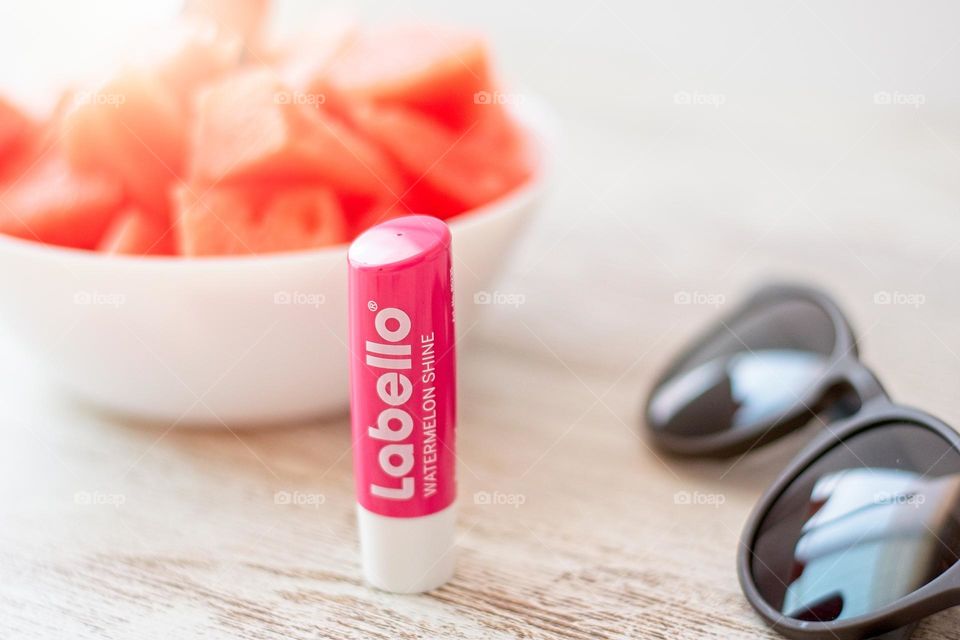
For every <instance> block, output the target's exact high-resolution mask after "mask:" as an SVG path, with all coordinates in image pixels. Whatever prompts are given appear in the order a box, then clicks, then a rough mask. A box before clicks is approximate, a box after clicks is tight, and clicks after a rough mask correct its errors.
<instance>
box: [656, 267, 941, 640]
mask: <svg viewBox="0 0 960 640" xmlns="http://www.w3.org/2000/svg"><path fill="white" fill-rule="evenodd" d="M645 413H646V421H647V427H648V430H649V434H650V438H651V440H652V441H653V443H654V444H655V445H656V446H658V447H659V448H661V449H663V450H666V451H668V452H671V453H675V454H680V455H688V456H690V455H694V456H713V457H721V456H730V455H736V454H743V453H745V452H747V451H750V450H751V449H753V448H755V447H758V446H761V445H763V444H765V443H768V442H770V441H772V440H775V439H776V438H779V437H781V436H783V435H785V434H787V433H790V432H791V431H794V430H795V429H797V428H799V427H801V426H803V425H805V424H807V423H810V422H811V421H816V422H819V423H821V424H822V425H823V428H822V429H821V432H820V433H819V434H818V435H817V436H816V437H815V438H814V439H813V441H812V442H811V443H810V444H809V445H808V446H807V447H806V448H805V449H804V450H803V451H802V452H801V453H800V454H799V455H798V456H797V457H796V458H795V459H794V460H793V461H792V462H791V463H790V465H789V466H788V467H787V469H786V470H784V471H783V473H782V474H781V475H780V477H779V478H778V479H777V480H776V481H775V482H774V483H773V486H772V487H770V488H769V489H768V490H767V491H766V493H765V494H764V495H763V497H762V498H761V499H760V501H759V503H758V504H757V506H756V507H755V508H754V511H753V513H752V514H751V516H750V519H749V520H748V522H747V524H746V527H745V529H744V532H743V537H742V539H741V546H740V552H739V554H738V559H737V568H738V573H739V577H740V584H741V587H742V589H743V592H744V594H745V595H746V597H747V600H748V601H749V602H750V604H751V605H752V606H753V608H754V609H756V611H757V612H758V613H759V614H760V616H761V617H762V618H763V619H764V620H765V621H766V622H767V623H768V624H769V625H770V626H772V627H773V628H774V629H776V630H777V631H779V632H780V633H782V634H783V635H786V636H788V637H791V638H806V639H813V638H817V639H819V638H825V639H826V638H829V639H836V640H848V639H858V638H878V637H880V636H882V637H883V638H884V640H893V639H905V638H908V637H909V636H910V634H911V633H912V631H913V628H914V626H915V625H916V624H917V622H918V621H919V620H920V619H922V618H923V617H925V616H928V615H931V614H933V613H935V612H937V611H941V610H943V609H946V608H949V607H952V606H955V605H960V565H958V564H957V559H958V553H960V436H958V434H957V433H956V432H955V431H954V430H953V429H952V428H950V427H949V426H948V425H946V424H945V423H943V422H942V421H940V420H938V419H937V418H934V417H933V416H931V415H929V414H926V413H923V412H922V411H918V410H916V409H912V408H908V407H903V406H900V405H897V404H895V403H894V402H893V401H891V400H890V398H889V397H888V396H887V394H886V393H885V392H884V390H883V387H882V386H881V385H880V383H879V382H878V381H877V379H876V378H875V377H874V376H873V374H872V373H871V372H870V371H869V370H868V369H867V368H866V367H865V366H864V364H863V363H862V362H861V361H860V359H859V357H858V354H857V348H856V341H855V339H854V336H853V331H852V329H851V328H850V325H849V323H848V322H847V321H846V319H845V318H844V316H843V313H842V312H841V311H840V309H839V307H838V306H837V305H836V304H835V303H834V302H833V301H832V300H831V299H830V298H829V296H827V295H826V294H824V293H822V292H820V291H817V290H815V289H811V288H807V287H801V286H792V285H777V286H769V287H765V288H763V289H761V290H760V291H758V292H757V293H755V294H754V295H753V296H751V297H750V298H749V299H748V300H747V302H746V303H744V304H743V305H741V306H740V307H739V308H738V309H737V310H735V311H734V312H733V313H732V314H731V315H730V316H728V317H727V318H726V319H724V320H722V321H721V322H720V323H719V325H718V326H717V327H716V328H715V329H713V330H711V331H710V332H708V333H707V334H706V335H705V336H703V337H702V338H701V339H699V340H698V341H696V342H695V344H694V345H693V346H692V347H691V348H690V349H689V350H688V351H687V352H686V353H685V354H683V355H682V356H681V357H680V358H679V359H678V360H677V361H676V362H675V363H674V364H673V365H672V366H671V367H670V368H669V369H668V370H667V372H666V373H665V374H664V375H663V376H662V377H661V378H660V379H659V381H658V382H657V383H656V386H655V388H654V390H653V392H652V393H651V395H650V398H649V401H648V403H647V406H646V412H645Z"/></svg>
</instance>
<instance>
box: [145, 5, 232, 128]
mask: <svg viewBox="0 0 960 640" xmlns="http://www.w3.org/2000/svg"><path fill="white" fill-rule="evenodd" d="M158 45H159V50H158V51H156V52H154V53H153V55H152V57H151V62H150V65H149V66H150V68H151V69H154V70H155V72H156V74H157V77H158V79H159V80H160V82H162V83H163V84H164V85H165V86H166V87H168V88H169V89H170V91H172V92H173V94H174V95H175V96H176V98H177V100H178V101H179V102H180V105H181V108H182V109H183V110H184V111H190V110H191V109H192V107H193V96H194V93H195V92H196V91H197V90H198V89H200V87H202V86H203V85H205V84H209V83H210V82H213V81H214V80H216V79H217V78H219V77H221V76H223V75H224V74H225V73H227V72H228V71H231V70H233V69H235V68H237V67H238V66H239V64H240V61H241V58H242V54H243V41H242V40H241V39H240V38H239V37H237V36H236V35H234V34H230V33H221V32H218V31H216V30H215V29H213V28H211V27H210V25H205V24H198V23H190V22H188V23H179V24H177V25H175V26H173V27H172V28H171V29H170V30H169V32H167V33H164V34H163V36H162V37H161V38H160V40H159V43H158Z"/></svg>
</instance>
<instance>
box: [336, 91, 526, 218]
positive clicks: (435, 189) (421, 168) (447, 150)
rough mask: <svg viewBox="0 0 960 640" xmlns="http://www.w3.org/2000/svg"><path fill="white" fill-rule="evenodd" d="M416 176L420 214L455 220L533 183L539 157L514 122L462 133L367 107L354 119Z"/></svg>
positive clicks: (495, 120) (487, 123)
mask: <svg viewBox="0 0 960 640" xmlns="http://www.w3.org/2000/svg"><path fill="white" fill-rule="evenodd" d="M353 120H354V122H356V123H357V126H359V127H360V129H361V130H362V131H363V132H364V133H365V134H366V135H367V136H368V137H369V138H370V139H371V140H376V141H377V142H379V143H380V144H381V145H383V147H384V149H386V150H387V152H388V153H389V154H390V155H391V156H392V157H393V158H395V159H396V161H397V162H398V164H399V165H400V166H401V167H402V168H403V169H404V170H405V171H406V172H408V174H409V175H410V176H411V177H412V180H413V184H412V186H411V187H410V188H409V190H408V193H407V194H406V196H405V201H406V202H407V203H408V204H409V206H410V208H411V209H413V210H415V211H417V212H418V213H427V214H431V215H436V216H439V217H449V216H451V215H455V214H458V213H462V212H463V211H466V210H468V209H472V208H474V207H477V206H480V205H482V204H486V203H487V202H490V201H491V200H494V199H496V198H498V197H500V196H502V195H504V194H505V193H507V192H508V191H510V190H511V189H513V188H515V187H517V186H519V185H520V184H521V183H523V182H524V181H525V180H527V179H528V178H529V177H530V175H531V174H532V172H533V167H534V158H533V156H532V154H531V151H530V145H529V144H528V140H527V139H526V138H525V137H524V136H523V135H522V133H521V132H520V131H519V130H518V129H517V128H516V127H515V126H514V125H513V123H512V122H510V120H509V118H500V117H486V118H484V119H483V120H481V121H479V122H477V123H476V124H475V125H474V126H473V127H471V128H470V129H468V130H467V131H466V132H464V133H462V134H456V133H453V132H451V131H449V130H448V129H447V128H445V127H443V126H442V125H440V124H438V123H436V122H434V121H433V120H431V119H430V118H428V117H426V116H423V115H422V114H420V113H417V112H415V111H412V110H410V109H404V108H402V107H369V106H367V107H364V108H360V109H358V110H356V112H355V114H354V118H353Z"/></svg>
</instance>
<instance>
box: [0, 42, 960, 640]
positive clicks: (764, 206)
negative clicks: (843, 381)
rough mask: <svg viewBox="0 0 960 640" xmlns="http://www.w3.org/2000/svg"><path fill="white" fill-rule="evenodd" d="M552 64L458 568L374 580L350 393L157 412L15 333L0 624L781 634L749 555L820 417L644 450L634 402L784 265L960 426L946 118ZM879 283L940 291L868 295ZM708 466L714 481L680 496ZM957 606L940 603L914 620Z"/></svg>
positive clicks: (20, 630)
mask: <svg viewBox="0 0 960 640" xmlns="http://www.w3.org/2000/svg"><path fill="white" fill-rule="evenodd" d="M524 37H526V35H524ZM561 66H562V65H561ZM555 73H556V74H559V71H557V72H555ZM552 78H553V79H552V81H544V82H543V84H542V87H541V88H542V89H543V92H544V93H545V94H546V97H547V99H548V101H550V102H552V103H553V104H555V105H556V107H557V109H558V111H559V114H560V118H561V121H562V123H563V128H564V132H565V136H566V145H565V147H566V152H565V153H564V154H563V155H561V156H560V157H558V159H557V168H556V189H555V190H554V192H553V194H552V197H551V198H550V201H549V202H548V203H547V204H546V205H545V206H544V208H543V210H542V211H541V214H540V216H539V218H538V219H537V221H536V222H535V223H534V224H533V225H532V226H531V228H530V229H529V232H528V234H527V235H526V237H525V238H524V239H523V240H522V241H521V243H520V245H519V246H518V248H517V252H516V254H515V257H514V260H513V261H512V262H511V263H510V264H509V265H507V268H506V271H505V274H504V277H503V279H502V280H501V282H500V283H499V284H498V290H500V291H503V292H507V293H516V294H522V296H523V299H524V302H523V304H521V305H518V306H516V307H511V306H494V307H491V308H489V309H488V310H487V313H486V315H485V318H484V320H483V321H482V322H481V324H480V325H478V326H477V328H476V329H475V330H474V331H472V332H471V335H470V339H469V341H468V344H465V345H463V350H462V357H461V360H460V367H461V372H460V399H461V405H460V415H461V419H460V424H459V443H458V447H459V455H460V457H461V461H460V466H459V482H460V520H459V540H458V549H459V565H458V571H457V574H456V577H455V579H454V580H453V581H452V582H450V583H449V584H447V585H445V586H444V587H442V588H441V589H438V590H437V591H435V592H433V593H430V594H426V595H421V596H394V595H389V594H385V593H380V592H377V591H373V590H371V589H369V588H367V587H366V586H364V585H363V584H362V582H361V578H360V571H359V566H358V554H357V537H356V530H355V523H354V511H353V509H354V501H353V497H352V484H351V482H352V480H351V461H350V453H349V434H348V423H347V419H346V417H345V416H341V417H338V418H333V419H330V420H328V421H325V422H322V423H317V424H306V425H299V426H292V427H290V428H284V429H274V430H270V431H261V432H250V431H243V432H240V431H238V432H234V433H230V432H226V431H223V430H219V431H186V430H173V431H170V432H167V431H165V429H164V426H163V425H143V424H131V423H129V422H128V421H124V420H121V419H118V418H116V417H112V416H107V415H102V414H99V413H97V412H96V411H93V410H91V409H90V408H89V407H86V406H84V405H82V404H80V403H78V402H75V401H72V400H70V399H68V398H66V397H64V396H63V395H62V394H61V393H60V392H59V391H57V390H56V389H54V388H52V387H50V386H48V385H47V383H46V382H45V378H44V377H43V375H42V373H41V372H39V371H36V370H34V368H33V365H32V363H31V361H30V359H29V357H27V356H26V355H25V354H24V353H22V352H20V351H19V349H18V345H16V344H12V343H10V342H9V341H6V342H3V343H2V347H0V407H2V408H3V411H2V414H0V478H2V482H0V496H2V502H0V508H2V513H0V540H2V544H0V637H3V638H70V639H77V640H79V639H83V638H191V637H205V638H245V639H251V640H252V639H279V638H298V639H304V640H307V639H319V638H383V639H385V640H392V639H395V638H469V639H474V638H558V639H580V638H657V639H663V640H673V639H675V638H775V637H778V636H776V635H775V634H773V633H771V632H769V631H768V630H766V629H765V628H764V627H763V625H762V624H761V622H760V621H759V619H758V618H757V617H756V616H755V615H754V614H753V613H752V611H751V610H750V608H749V606H748V605H747V603H746V602H745V600H744V599H743V597H742V596H741V594H740V590H739V587H738V585H737V580H736V576H735V571H734V559H735V557H736V551H737V544H738V538H739V534H740V530H741V527H742V525H743V523H744V521H745V519H746V517H747V515H748V513H749V511H750V509H751V507H752V505H753V504H754V502H755V501H756V499H757V497H758V496H759V495H760V493H761V492H762V490H763V489H764V488H765V486H766V485H767V484H768V483H769V482H770V481H772V479H773V478H774V477H775V476H776V474H777V472H778V471H779V469H781V468H782V466H783V465H784V464H785V463H786V462H787V461H788V460H789V459H790V458H791V456H792V455H794V454H795V453H796V452H797V450H798V449H799V448H800V447H801V446H802V444H803V442H805V441H806V440H807V439H808V437H809V435H810V434H809V433H806V432H801V433H797V434H795V435H793V436H791V437H789V438H786V439H784V440H783V441H780V442H778V443H776V444H774V445H772V446H770V447H768V448H765V449H763V450H760V451H756V452H754V453H753V454H751V455H750V456H748V457H745V458H743V459H742V460H739V461H726V462H689V461H687V462H681V461H677V460H670V459H664V458H662V457H661V456H658V455H656V454H654V453H653V452H652V451H650V449H649V448H648V447H647V446H646V444H645V442H644V441H643V438H642V437H640V434H641V431H640V429H639V407H640V405H641V403H642V400H643V397H644V394H645V392H646V391H647V390H648V388H649V386H650V384H651V382H652V380H653V379H654V376H655V375H656V373H657V372H658V370H659V369H661V368H662V367H663V366H665V364H666V363H667V362H668V361H669V359H670V357H671V356H672V354H674V353H675V352H676V350H677V349H679V348H680V347H681V346H682V345H683V344H685V343H686V341H687V340H689V339H690V337H691V336H692V335H693V333H694V332H695V331H696V330H697V329H699V328H700V327H703V326H705V325H706V324H707V323H709V322H710V320H711V319H712V318H713V317H715V316H716V314H717V313H719V312H722V311H723V310H724V308H727V307H728V305H730V304H732V303H733V302H734V301H735V300H736V298H737V297H738V296H740V295H741V294H742V293H743V292H744V291H745V289H746V288H747V287H748V286H750V285H752V284H754V283H757V282H760V281H763V280H767V279H771V278H788V279H800V280H808V281H813V282H816V283H819V284H821V285H823V286H825V287H827V288H828V289H830V290H832V291H833V292H834V293H835V294H836V296H837V297H838V299H839V300H840V301H841V302H842V304H843V306H844V307H845V308H846V309H847V310H848V311H849V313H850V316H851V318H852V319H853V321H854V324H855V325H856V327H857V330H858V333H859V335H860V336H861V339H862V344H863V354H864V358H865V360H866V361H867V362H868V363H869V364H870V365H871V366H872V367H873V368H874V369H875V370H876V371H877V373H878V375H879V376H880V377H881V379H882V380H884V382H885V383H886V384H887V385H888V386H889V388H890V389H891V391H892V393H893V395H894V397H895V398H896V399H898V400H903V401H907V402H909V403H910V404H914V405H917V406H920V407H924V408H926V409H928V410H929V411H931V412H932V413H934V414H937V415H939V416H941V417H943V418H944V419H945V420H947V421H948V422H952V423H954V424H957V423H960V400H958V396H957V393H956V390H957V388H958V384H960V356H958V354H960V299H958V297H957V281H958V274H960V250H958V248H960V243H958V240H957V239H958V238H960V216H958V215H957V208H958V202H960V182H958V181H957V180H956V175H957V172H958V169H960V160H958V159H960V154H958V151H957V150H958V149H960V144H958V139H957V138H958V136H957V135H956V134H954V133H951V132H952V124H951V123H952V122H953V120H952V119H951V117H950V114H946V115H945V116H944V115H943V114H940V115H938V114H936V113H931V112H918V113H904V112H900V111H897V112H894V111H887V112H879V111H869V113H867V114H866V115H864V114H854V113H851V114H844V113H831V114H828V115H824V114H823V113H822V112H821V110H819V108H811V109H809V110H805V107H803V106H802V105H800V106H797V109H796V111H795V112H792V113H788V112H783V113H780V112H777V113H771V112H770V111H768V110H767V111H765V110H763V108H762V107H763V105H759V108H757V107H758V105H753V110H752V111H751V110H749V109H745V108H744V109H741V108H740V107H739V106H738V105H737V104H735V103H733V104H731V105H730V107H729V108H728V109H726V110H722V111H721V110H713V111H710V110H695V109H694V110H687V111H683V112H680V110H677V109H669V108H666V109H664V110H663V111H659V112H658V111H656V110H652V111H645V112H643V114H642V117H641V116H638V113H637V111H636V109H635V108H634V105H633V104H632V103H630V102H629V101H627V100H626V99H623V100H617V99H616V96H613V95H601V96H599V97H598V96H596V95H594V96H592V97H590V99H589V100H588V99H587V98H586V97H584V96H582V95H575V94H574V92H573V91H572V90H571V89H570V88H569V87H568V85H567V84H564V83H563V82H561V81H560V78H559V75H556V76H552ZM598 99H600V100H601V101H603V100H606V101H607V102H606V103H605V104H606V107H605V108H604V110H603V112H602V114H601V113H599V112H598V111H597V110H596V109H595V108H594V107H595V105H596V101H597V100H598ZM734 102H735V101H734ZM2 277H8V276H6V275H4V276H2ZM883 291H886V292H896V291H899V292H908V293H919V294H922V295H923V296H924V302H923V304H921V305H919V306H916V307H911V306H904V305H878V304H876V303H875V302H874V296H875V295H876V293H878V292H883ZM679 292H688V293H703V294H708V295H712V296H723V297H724V298H723V300H724V301H723V303H721V304H719V305H718V306H719V308H714V307H713V306H710V305H678V304H675V302H674V296H675V295H676V294H677V293H679ZM694 492H700V493H702V494H709V495H711V496H714V497H716V498H717V500H722V504H720V505H705V504H701V505H697V504H682V500H680V499H678V496H680V495H684V494H692V493H694ZM484 496H486V497H488V498H489V502H490V504H484V501H485V498H484ZM285 497H286V498H285ZM285 500H286V501H288V502H290V504H284V501H285ZM717 500H714V502H716V501H717ZM958 624H960V613H958V612H957V611H948V612H944V613H941V614H939V615H936V616H933V617H931V618H930V619H928V620H927V621H925V622H924V623H922V624H921V626H920V627H919V628H918V631H917V632H916V634H915V638H917V639H918V640H935V639H937V640H938V639H942V638H956V637H957V635H956V633H957V632H956V628H957V626H958Z"/></svg>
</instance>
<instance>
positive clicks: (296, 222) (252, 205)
mask: <svg viewBox="0 0 960 640" xmlns="http://www.w3.org/2000/svg"><path fill="white" fill-rule="evenodd" d="M178 202H179V217H178V219H177V233H178V244H179V248H180V253H182V254H183V255H186V256H210V255H237V254H259V253H269V252H277V251H298V250H303V249H312V248H315V247H323V246H327V245H331V244H337V243H340V242H344V241H346V239H347V230H346V226H345V223H344V219H343V214H342V212H341V210H340V206H339V204H338V202H337V198H336V196H335V195H334V193H333V192H332V191H331V190H329V189H327V188H324V187H298V188H290V189H284V190H281V191H279V192H276V193H271V194H266V195H265V194H264V193H263V192H262V191H261V192H257V191H255V190H252V189H251V188H243V187H239V188H238V187H224V186H218V187H214V188H212V189H210V190H208V191H206V192H204V193H202V194H197V193H196V192H195V191H191V190H188V189H181V190H179V192H178Z"/></svg>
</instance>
